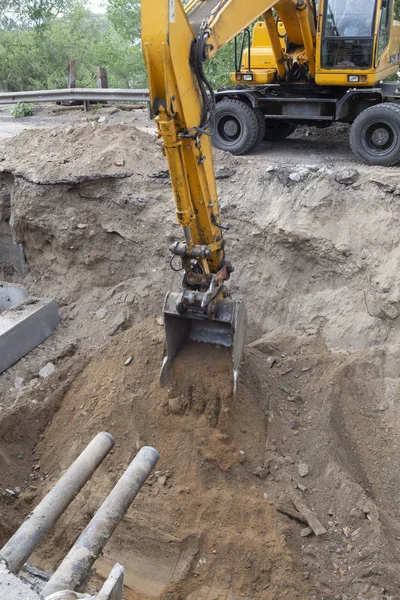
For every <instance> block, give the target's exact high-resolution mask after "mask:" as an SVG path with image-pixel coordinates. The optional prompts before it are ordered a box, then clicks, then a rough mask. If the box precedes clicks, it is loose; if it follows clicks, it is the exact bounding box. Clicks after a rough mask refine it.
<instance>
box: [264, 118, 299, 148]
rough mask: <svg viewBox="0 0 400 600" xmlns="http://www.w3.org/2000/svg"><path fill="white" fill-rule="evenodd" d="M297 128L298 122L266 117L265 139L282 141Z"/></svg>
mask: <svg viewBox="0 0 400 600" xmlns="http://www.w3.org/2000/svg"><path fill="white" fill-rule="evenodd" d="M296 129H297V125H296V123H291V122H290V121H281V120H280V119H266V120H265V134H264V141H266V142H282V141H283V140H284V139H285V138H287V137H289V135H292V133H294V132H295V131H296Z"/></svg>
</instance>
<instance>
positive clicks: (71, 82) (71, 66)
mask: <svg viewBox="0 0 400 600" xmlns="http://www.w3.org/2000/svg"><path fill="white" fill-rule="evenodd" d="M68 87H69V88H74V87H76V60H69V61H68Z"/></svg>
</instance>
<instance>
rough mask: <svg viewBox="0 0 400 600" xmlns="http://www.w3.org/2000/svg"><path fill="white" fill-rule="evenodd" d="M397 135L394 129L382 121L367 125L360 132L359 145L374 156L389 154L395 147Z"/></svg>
mask: <svg viewBox="0 0 400 600" xmlns="http://www.w3.org/2000/svg"><path fill="white" fill-rule="evenodd" d="M397 140H398V135H397V131H396V129H395V128H394V127H393V126H392V125H391V124H390V123H389V122H388V121H383V120H382V119H379V120H376V121H373V122H372V123H368V125H366V126H365V127H364V129H363V130H362V134H361V143H362V145H363V146H364V148H365V149H366V150H368V152H370V153H372V154H374V155H375V156H385V155H387V154H390V152H392V150H393V149H394V148H395V147H396V145H397Z"/></svg>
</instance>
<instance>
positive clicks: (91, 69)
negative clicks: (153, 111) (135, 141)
mask: <svg viewBox="0 0 400 600" xmlns="http://www.w3.org/2000/svg"><path fill="white" fill-rule="evenodd" d="M71 59H76V61H77V86H79V87H96V78H95V70H96V66H98V65H101V66H103V67H106V68H107V70H108V77H109V85H110V87H122V88H139V87H146V85H147V78H146V72H145V68H144V62H143V57H142V53H141V50H140V47H139V46H138V45H137V44H136V45H135V44H130V43H128V42H127V41H126V40H125V39H124V38H123V37H122V36H120V35H119V34H118V33H117V32H116V31H115V29H114V27H113V26H112V25H111V23H110V22H109V21H108V19H107V17H106V16H104V15H95V14H93V13H91V12H90V11H89V10H87V9H86V8H84V7H83V6H82V5H81V4H73V5H72V7H70V9H69V11H68V13H67V14H66V15H65V16H63V17H60V18H56V19H52V20H51V21H50V22H49V23H47V25H46V27H45V28H43V29H42V30H40V32H39V33H38V31H37V30H36V28H32V27H25V28H23V29H22V28H20V29H3V30H0V88H1V89H2V90H3V91H18V90H29V89H54V88H63V87H65V85H66V78H67V64H68V61H69V60H71Z"/></svg>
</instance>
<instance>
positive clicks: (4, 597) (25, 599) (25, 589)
mask: <svg viewBox="0 0 400 600" xmlns="http://www.w3.org/2000/svg"><path fill="white" fill-rule="evenodd" d="M0 598H1V600H40V598H41V597H40V596H39V595H38V594H37V593H36V592H34V591H33V590H32V588H31V587H30V586H29V585H27V584H26V583H24V582H23V581H21V579H19V578H18V577H16V576H15V575H13V574H12V573H10V572H9V570H8V569H7V567H6V565H5V564H4V562H2V561H1V562H0Z"/></svg>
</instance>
